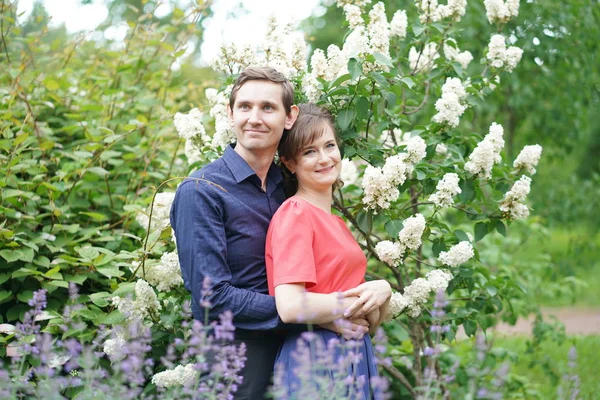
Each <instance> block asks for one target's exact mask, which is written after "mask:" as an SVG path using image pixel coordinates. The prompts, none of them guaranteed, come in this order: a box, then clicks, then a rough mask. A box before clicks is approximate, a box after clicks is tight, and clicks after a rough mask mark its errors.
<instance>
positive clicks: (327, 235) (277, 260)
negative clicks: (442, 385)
mask: <svg viewBox="0 0 600 400" xmlns="http://www.w3.org/2000/svg"><path fill="white" fill-rule="evenodd" d="M265 262H266V266H267V280H268V285H269V294H270V295H274V294H275V286H278V285H282V284H289V283H302V282H304V283H305V284H306V290H307V291H308V292H314V293H332V292H342V291H345V290H348V289H351V288H354V287H356V286H358V285H359V284H361V283H362V282H364V276H365V272H366V269H367V259H366V257H365V255H364V253H363V252H362V250H361V248H360V246H359V245H358V243H357V242H356V239H354V236H352V233H351V232H350V230H349V229H348V227H347V226H346V224H345V223H344V221H343V220H342V219H341V218H340V217H338V216H337V215H334V214H331V213H328V212H326V211H324V210H322V209H320V208H318V207H316V206H314V205H312V204H311V203H309V202H308V201H306V200H304V199H302V198H301V197H298V196H293V197H291V198H289V199H287V200H286V201H285V202H284V203H283V204H282V205H281V207H280V208H279V209H278V210H277V212H276V213H275V215H274V216H273V219H272V220H271V223H270V225H269V230H268V232H267V240H266V249H265ZM306 312H307V315H308V314H309V313H310V310H306ZM332 340H333V341H334V342H336V341H337V342H341V343H343V342H344V340H343V339H342V338H340V337H339V336H338V335H337V334H336V333H334V332H331V331H328V330H325V329H319V328H317V329H313V332H311V333H307V332H304V333H300V332H294V333H289V334H288V335H287V337H286V340H285V343H284V345H283V346H282V348H281V350H280V351H279V354H278V356H277V359H276V361H275V366H276V386H280V387H279V389H280V390H284V391H285V392H286V394H287V395H290V394H293V393H295V392H297V391H298V390H299V388H300V387H301V386H302V385H306V384H323V380H322V379H319V378H323V376H325V377H329V378H330V381H331V382H329V383H328V384H327V385H331V384H333V383H332V382H335V381H337V380H339V379H342V380H343V379H346V378H347V377H348V376H354V377H355V378H356V382H355V384H350V385H347V387H346V388H345V389H343V390H347V391H348V393H347V394H348V395H349V396H351V397H352V398H357V399H371V398H376V399H378V398H380V397H381V392H380V391H379V390H374V391H373V392H371V389H370V385H369V382H370V379H371V378H372V377H376V376H378V373H377V365H376V363H375V356H374V352H373V346H372V344H371V338H370V337H369V336H368V335H365V336H364V337H363V339H362V340H359V341H349V342H346V345H342V346H332V343H334V342H331V341H332ZM311 341H317V342H319V343H320V344H317V345H315V344H314V343H312V344H310V342H311ZM334 344H335V343H334ZM319 349H320V350H319ZM331 349H334V350H331ZM303 352H304V353H310V354H302V353H303ZM323 352H325V353H326V354H325V353H323ZM349 353H350V354H349ZM349 355H350V357H349ZM303 359H304V361H302V360H303ZM325 359H328V360H330V362H329V366H330V368H325V370H323V369H321V371H320V372H315V371H314V368H312V370H311V371H309V370H308V369H311V368H309V367H308V366H307V365H305V364H307V363H308V360H312V361H311V362H312V363H315V362H316V361H317V360H321V361H322V360H325ZM350 359H352V360H350ZM344 363H346V364H344ZM307 368H308V369H307ZM314 373H318V374H319V377H310V376H308V377H307V376H306V374H314ZM277 375H279V376H277ZM333 385H334V386H335V384H333ZM321 389H323V388H321Z"/></svg>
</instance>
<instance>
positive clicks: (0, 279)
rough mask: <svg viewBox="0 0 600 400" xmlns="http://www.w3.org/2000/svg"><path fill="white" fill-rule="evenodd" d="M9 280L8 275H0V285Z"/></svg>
mask: <svg viewBox="0 0 600 400" xmlns="http://www.w3.org/2000/svg"><path fill="white" fill-rule="evenodd" d="M9 279H10V273H5V274H0V285H2V284H3V283H4V282H6V281H7V280H9Z"/></svg>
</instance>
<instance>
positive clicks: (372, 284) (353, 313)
mask: <svg viewBox="0 0 600 400" xmlns="http://www.w3.org/2000/svg"><path fill="white" fill-rule="evenodd" d="M342 295H343V296H344V297H351V296H358V299H357V300H356V301H355V302H354V303H353V304H352V305H351V306H350V307H348V308H347V309H346V311H345V312H344V317H345V318H358V317H363V316H364V315H365V314H367V313H368V312H370V311H373V310H375V309H378V308H379V307H381V306H382V305H383V304H384V303H385V302H386V301H387V300H388V299H389V298H390V296H391V295H392V287H391V286H390V284H389V283H388V282H387V281H386V280H384V279H380V280H376V281H369V282H365V283H361V284H360V285H358V286H357V287H355V288H354V289H350V290H346V291H345V292H343V293H342Z"/></svg>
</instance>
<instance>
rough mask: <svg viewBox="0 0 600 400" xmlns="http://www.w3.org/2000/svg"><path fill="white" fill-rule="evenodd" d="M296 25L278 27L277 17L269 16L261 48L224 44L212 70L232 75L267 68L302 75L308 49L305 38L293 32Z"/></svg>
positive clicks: (288, 75) (287, 73) (213, 63)
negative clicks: (261, 67) (254, 67)
mask: <svg viewBox="0 0 600 400" xmlns="http://www.w3.org/2000/svg"><path fill="white" fill-rule="evenodd" d="M294 25H295V24H294V23H289V24H279V22H278V21H277V18H275V17H274V16H272V17H270V18H269V21H268V30H267V34H266V35H265V38H264V40H263V41H262V43H261V45H260V46H258V47H252V46H250V45H244V46H240V47H238V46H236V45H235V44H233V43H225V44H223V45H222V46H221V47H220V50H219V54H217V56H216V57H215V58H214V59H213V60H212V62H211V67H212V68H214V69H215V70H217V71H221V72H224V73H226V74H228V75H232V74H235V73H238V72H241V71H242V70H243V69H245V68H247V67H251V66H265V65H268V66H270V67H273V68H275V69H276V70H277V71H279V72H281V73H282V74H283V75H285V76H286V77H288V78H291V77H294V76H297V75H299V74H300V73H301V72H303V71H304V69H305V67H306V63H305V59H306V50H307V47H306V41H305V40H304V39H303V37H301V36H299V35H300V34H299V33H297V32H294ZM282 38H283V39H282Z"/></svg>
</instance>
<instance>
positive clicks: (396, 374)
mask: <svg viewBox="0 0 600 400" xmlns="http://www.w3.org/2000/svg"><path fill="white" fill-rule="evenodd" d="M383 369H385V370H386V371H387V372H388V373H389V374H390V375H392V376H393V377H394V378H396V379H397V380H398V381H399V382H400V383H401V384H402V385H404V387H405V388H406V389H407V390H408V391H409V393H410V395H411V396H413V397H414V396H415V391H414V389H413V387H412V385H411V384H410V382H409V380H408V379H407V378H406V376H404V374H403V373H402V372H401V371H400V370H398V368H396V367H394V366H393V365H385V364H384V365H383Z"/></svg>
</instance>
